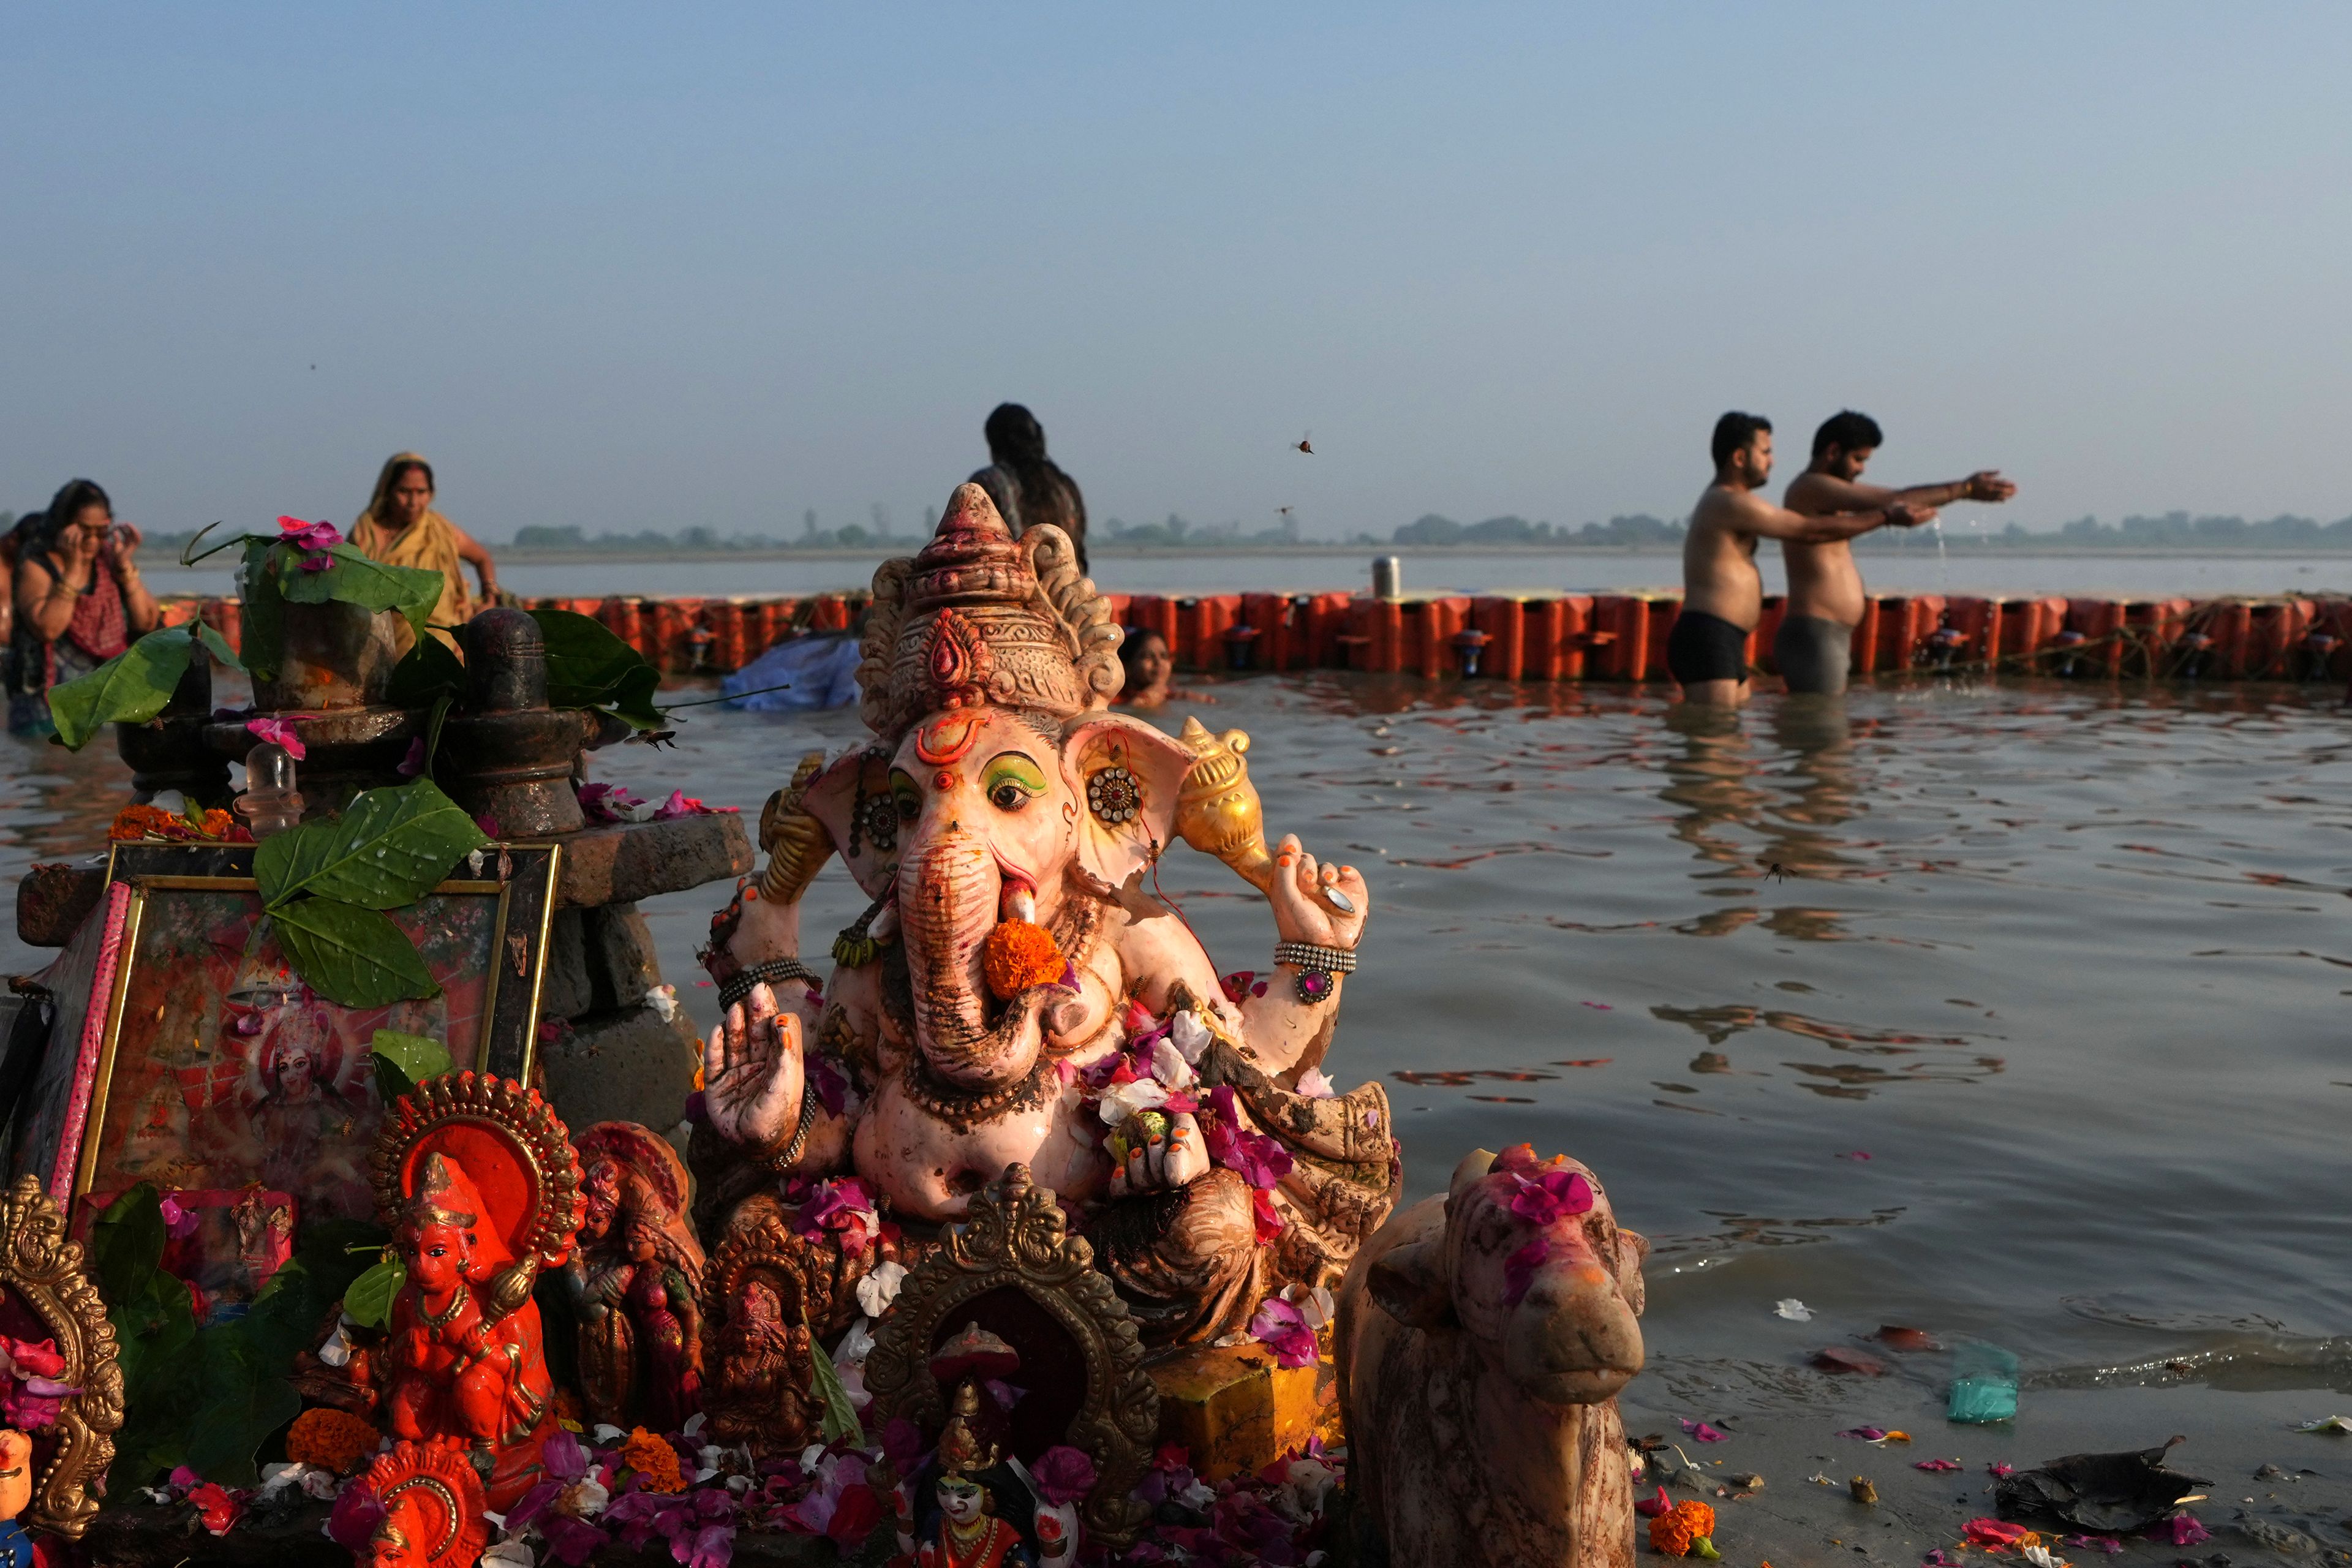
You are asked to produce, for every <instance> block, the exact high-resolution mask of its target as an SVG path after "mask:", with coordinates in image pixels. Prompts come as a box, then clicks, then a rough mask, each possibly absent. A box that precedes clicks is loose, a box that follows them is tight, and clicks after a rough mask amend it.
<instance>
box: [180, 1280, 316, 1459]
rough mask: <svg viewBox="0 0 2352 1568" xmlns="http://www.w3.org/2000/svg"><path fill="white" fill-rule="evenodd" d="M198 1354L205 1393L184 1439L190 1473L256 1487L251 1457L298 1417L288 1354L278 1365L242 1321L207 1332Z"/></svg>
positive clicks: (200, 1339) (298, 1402)
mask: <svg viewBox="0 0 2352 1568" xmlns="http://www.w3.org/2000/svg"><path fill="white" fill-rule="evenodd" d="M196 1349H197V1354H198V1356H199V1357H200V1358H201V1362H202V1364H203V1367H204V1393H203V1395H202V1399H201V1405H200V1407H199V1409H198V1410H197V1412H196V1418H195V1425H194V1429H193V1430H192V1431H191V1432H190V1433H189V1435H188V1468H191V1469H193V1470H194V1471H195V1472H196V1473H197V1474H198V1475H200V1476H202V1477H204V1478H205V1479H206V1480H209V1481H218V1482H219V1483H220V1484H221V1485H223V1486H228V1487H249V1486H256V1485H258V1484H259V1483H260V1480H261V1476H260V1472H259V1471H258V1470H257V1468H256V1467H255V1465H254V1451H255V1450H256V1449H257V1448H259V1447H261V1444H262V1440H263V1439H264V1438H266V1437H268V1436H269V1435H270V1434H271V1433H272V1432H275V1431H277V1430H278V1428H279V1427H280V1426H285V1425H286V1424H287V1423H288V1422H289V1421H291V1420H293V1419H294V1417H295V1416H297V1415H299V1414H301V1410H302V1401H301V1399H300V1397H299V1395H297V1394H295V1392H294V1389H293V1386H292V1384H289V1383H288V1382H287V1380H286V1373H288V1372H289V1371H290V1370H292V1367H291V1363H292V1352H288V1355H287V1359H286V1363H285V1364H278V1363H277V1361H276V1358H275V1357H273V1356H271V1355H270V1354H268V1352H267V1350H266V1348H265V1347H263V1346H261V1345H259V1344H257V1343H256V1342H255V1340H254V1337H253V1336H252V1334H251V1333H249V1332H248V1331H247V1329H246V1325H245V1323H244V1321H241V1320H240V1321H236V1322H232V1323H220V1324H215V1325H214V1326H213V1327H211V1328H208V1329H206V1330H205V1331H204V1332H203V1333H201V1334H200V1335H198V1336H197V1347H196Z"/></svg>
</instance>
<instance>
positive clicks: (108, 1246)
mask: <svg viewBox="0 0 2352 1568" xmlns="http://www.w3.org/2000/svg"><path fill="white" fill-rule="evenodd" d="M89 1261H90V1268H91V1271H92V1272H93V1273H95V1274H96V1275H97V1276H98V1288H99V1289H100V1291H101V1292H103V1293H104V1295H105V1297H106V1300H108V1301H110V1302H114V1301H132V1300H138V1299H139V1298H140V1297H142V1296H143V1295H145V1294H146V1291H147V1281H148V1279H150V1278H151V1277H152V1275H153V1274H154V1272H155V1269H156V1268H157V1266H158V1265H160V1264H161V1263H162V1262H163V1200H162V1199H161V1198H160V1197H159V1196H158V1195H157V1194H156V1192H155V1184H153V1183H152V1182H142V1183H140V1184H138V1185H137V1186H135V1187H133V1188H131V1190H130V1191H129V1192H127V1193H125V1194H122V1195H121V1197H119V1198H117V1199H115V1200H114V1201H113V1202H112V1203H110V1204H109V1205H106V1212H105V1213H103V1214H101V1215H99V1216H98V1218H97V1219H95V1220H93V1221H91V1222H90V1227H89Z"/></svg>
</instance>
